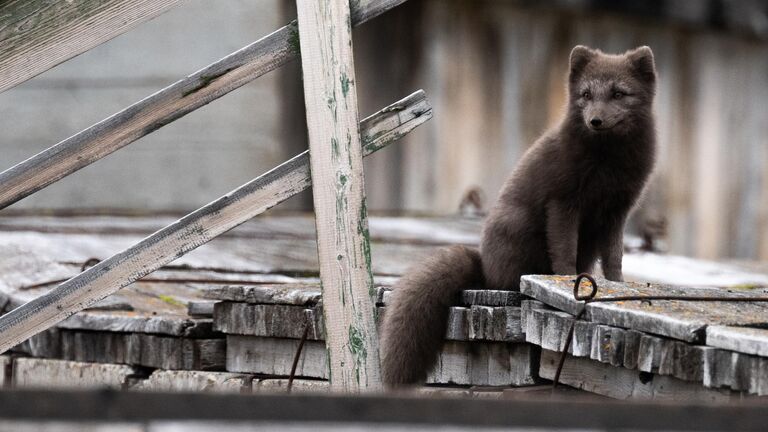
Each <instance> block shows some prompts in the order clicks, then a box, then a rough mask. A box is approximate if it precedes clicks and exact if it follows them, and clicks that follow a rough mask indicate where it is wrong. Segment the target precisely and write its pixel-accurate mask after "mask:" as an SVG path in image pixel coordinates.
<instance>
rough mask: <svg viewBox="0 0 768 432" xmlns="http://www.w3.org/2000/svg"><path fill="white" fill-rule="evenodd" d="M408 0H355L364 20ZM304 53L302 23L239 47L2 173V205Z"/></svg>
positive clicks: (357, 16)
mask: <svg viewBox="0 0 768 432" xmlns="http://www.w3.org/2000/svg"><path fill="white" fill-rule="evenodd" d="M403 2H405V0H358V1H353V2H352V22H353V24H354V25H359V24H362V23H364V22H365V21H368V20H370V19H372V18H374V17H376V16H378V15H380V14H381V13H383V12H385V11H387V10H389V9H392V8H393V7H395V6H397V5H399V4H401V3H403ZM298 53H299V36H298V29H297V26H296V23H295V22H293V23H291V24H288V25H286V26H284V27H282V28H280V29H279V30H277V31H275V32H274V33H272V34H269V35H267V36H265V37H263V38H262V39H259V40H258V41H256V42H254V43H252V44H250V45H248V46H246V47H244V48H242V49H240V50H239V51H236V52H234V53H232V54H230V55H228V56H227V57H224V58H223V59H221V60H219V61H217V62H216V63H213V64H212V65H210V66H208V67H206V68H204V69H201V70H199V71H197V72H195V73H193V74H192V75H189V76H188V77H186V78H184V79H182V80H180V81H177V82H175V83H174V84H172V85H170V86H168V87H166V88H164V89H162V90H160V91H158V92H157V93H155V94H153V95H151V96H148V97H147V98H145V99H143V100H141V101H139V102H136V103H135V104H133V105H131V106H129V107H128V108H126V109H124V110H122V111H120V112H118V113H116V114H114V115H112V116H111V117H109V118H106V119H104V120H102V121H100V122H99V123H96V124H95V125H93V126H91V127H89V128H87V129H85V130H83V131H81V132H80V133H78V134H76V135H73V136H71V137H69V138H67V139H65V140H64V141H61V142H60V143H58V144H56V145H54V146H53V147H50V148H48V149H46V150H43V151H42V152H40V153H38V154H36V155H34V156H32V157H31V158H29V159H27V160H25V161H23V162H21V163H19V164H17V165H15V166H13V167H11V168H9V169H7V170H5V171H3V172H2V173H0V209H2V208H5V207H7V206H9V205H11V204H13V203H15V202H16V201H19V200H20V199H22V198H24V197H26V196H28V195H30V194H33V193H35V192H37V191H38V190H40V189H42V188H44V187H46V186H48V185H50V184H52V183H54V182H56V181H58V180H60V179H62V178H64V177H66V176H68V175H70V174H72V173H73V172H75V171H77V170H79V169H81V168H83V167H86V166H88V165H90V164H91V163H93V162H95V161H97V160H99V159H101V158H103V157H105V156H107V155H109V154H111V153H112V152H114V151H117V150H119V149H121V148H123V147H125V146H126V145H128V144H130V143H132V142H134V141H136V140H138V139H139V138H141V137H143V136H145V135H148V134H150V133H152V132H154V131H155V130H157V129H159V128H161V127H163V126H165V125H167V124H168V123H171V122H173V121H175V120H177V119H179V118H181V117H183V116H185V115H187V114H189V113H190V112H192V111H194V110H196V109H198V108H200V107H202V106H204V105H206V104H208V103H210V102H212V101H214V100H216V99H218V98H220V97H222V96H224V95H225V94H227V93H229V92H231V91H232V90H234V89H236V88H238V87H241V86H243V85H245V84H247V83H249V82H251V81H253V80H255V79H256V78H258V77H260V76H262V75H264V74H265V73H267V72H270V71H272V70H274V69H277V68H278V67H280V66H282V65H284V64H285V63H287V62H288V61H290V60H292V59H294V58H295V57H296V56H297V55H298Z"/></svg>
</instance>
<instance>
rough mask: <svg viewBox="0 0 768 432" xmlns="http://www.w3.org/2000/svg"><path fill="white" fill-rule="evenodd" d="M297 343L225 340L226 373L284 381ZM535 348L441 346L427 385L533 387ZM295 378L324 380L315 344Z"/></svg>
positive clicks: (322, 358)
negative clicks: (262, 376) (269, 376)
mask: <svg viewBox="0 0 768 432" xmlns="http://www.w3.org/2000/svg"><path fill="white" fill-rule="evenodd" d="M298 343H299V341H298V340H295V339H277V338H263V337H255V336H237V335H227V370H228V371H230V372H244V373H254V374H264V375H273V376H277V377H287V376H288V375H289V373H290V370H291V363H292V360H293V356H294V355H295V353H296V348H297V346H298ZM537 358H538V351H537V349H536V347H533V346H531V345H528V344H508V343H498V342H494V343H490V342H485V343H479V342H473V343H469V342H457V341H449V342H446V344H445V346H444V347H443V350H442V352H441V354H440V357H439V360H438V363H437V364H436V365H435V367H434V369H432V371H431V372H430V373H429V375H428V377H427V383H429V384H457V385H493V386H515V385H530V384H533V383H535V370H534V366H535V364H536V360H537ZM296 376H299V377H305V378H315V379H327V378H328V364H327V352H326V350H325V345H324V344H323V343H322V342H318V341H307V342H306V343H305V345H304V348H303V350H302V354H301V356H300V357H299V363H298V365H297V369H296Z"/></svg>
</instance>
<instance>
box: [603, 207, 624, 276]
mask: <svg viewBox="0 0 768 432" xmlns="http://www.w3.org/2000/svg"><path fill="white" fill-rule="evenodd" d="M605 235H606V236H605V238H604V239H603V241H602V242H601V244H602V246H601V248H600V259H601V261H602V266H603V274H604V275H605V278H606V279H608V280H612V281H616V282H624V276H623V274H622V271H621V261H622V258H623V257H624V221H623V220H622V221H618V222H616V223H614V224H609V225H608V226H607V227H606V231H605Z"/></svg>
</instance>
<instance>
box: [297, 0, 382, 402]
mask: <svg viewBox="0 0 768 432" xmlns="http://www.w3.org/2000/svg"><path fill="white" fill-rule="evenodd" d="M349 3H350V2H349V1H348V0H327V1H323V2H316V1H313V0H298V1H297V2H296V9H297V12H298V22H299V38H300V44H301V52H302V55H301V66H302V73H303V77H304V101H305V105H306V108H307V110H306V111H307V128H308V130H309V134H308V136H309V150H310V162H311V166H312V183H313V185H314V186H313V188H312V197H313V199H314V208H315V219H316V225H317V251H318V257H319V258H318V259H319V262H320V278H321V279H322V282H323V302H324V304H323V314H324V318H325V329H326V346H327V348H328V353H329V356H328V363H329V366H330V382H331V387H332V388H334V389H336V390H344V391H361V390H378V389H379V388H380V387H381V377H380V371H379V343H378V334H377V332H376V323H375V322H374V317H375V315H376V310H375V306H374V299H375V295H376V291H375V290H374V287H373V276H372V274H371V245H370V236H369V233H368V212H367V210H366V206H365V180H364V179H365V176H364V174H363V154H362V151H361V148H360V141H361V140H360V131H359V129H358V113H357V80H356V78H355V62H354V57H353V53H352V25H351V18H350V8H349Z"/></svg>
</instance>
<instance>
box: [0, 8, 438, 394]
mask: <svg viewBox="0 0 768 432" xmlns="http://www.w3.org/2000/svg"><path fill="white" fill-rule="evenodd" d="M404 1H405V0H358V1H352V2H351V4H352V7H351V10H350V2H349V0H325V1H322V2H317V1H315V0H297V6H298V7H297V10H298V16H299V19H298V24H296V23H291V24H288V25H287V26H285V27H283V28H281V29H279V30H278V31H276V32H274V33H272V34H270V35H268V36H266V37H264V38H263V39H261V40H259V41H257V42H254V43H253V44H251V45H249V46H247V47H245V48H243V49H241V50H239V51H237V52H235V53H233V54H231V55H229V56H227V57H225V58H223V59H222V60H220V61H218V62H216V63H214V64H212V65H210V66H208V67H207V68H205V69H203V70H201V71H198V72H196V73H194V74H192V75H190V76H188V77H187V78H185V79H182V80H180V81H178V82H176V83H175V84H173V85H171V86H169V87H166V88H165V89H163V90H161V91H159V92H157V93H155V94H153V95H151V96H149V97H147V98H145V99H144V100H142V101H140V102H137V103H136V104H134V105H132V106H130V107H128V108H126V109H124V110H123V111H121V112H119V113H117V114H115V115H113V116H111V117H109V118H107V119H105V120H103V121H101V122H99V123H97V124H96V125H94V126H92V127H90V128H88V129H85V130H84V131H82V132H80V133H78V134H76V135H74V136H72V137H71V138H68V139H66V140H64V141H62V142H60V143H59V144H57V145H55V146H53V147H51V148H49V149H47V150H45V151H43V152H41V153H39V154H38V155H35V156H33V157H31V158H30V159H28V160H26V161H24V162H22V163H20V164H18V165H16V166H14V167H12V168H11V169H8V170H6V171H5V172H3V173H1V174H0V208H3V207H6V206H8V205H10V204H12V203H14V202H16V201H18V200H20V199H21V198H23V197H25V196H28V195H29V194H32V193H34V192H35V191H37V190H40V189H42V188H44V187H46V186H48V185H50V184H51V183H54V182H56V181H57V180H59V179H61V178H63V177H65V176H67V175H69V174H71V173H73V172H75V171H76V170H78V169H80V168H82V167H84V166H87V165H88V164H90V163H92V162H95V161H96V160H98V159H100V158H102V157H104V156H106V155H108V154H110V153H112V152H114V151H116V150H118V149H120V148H121V147H124V146H125V145H128V144H130V143H131V142H133V141H135V140H137V139H139V138H141V137H143V136H144V135H147V134H149V133H151V132H153V131H155V130H157V129H159V128H160V127H162V126H164V125H166V124H168V123H170V122H172V121H174V120H176V119H178V118H180V117H182V116H184V115H185V114H188V113H189V112H191V111H193V110H195V109H197V108H200V107H201V106H203V105H205V104H207V103H209V102H211V101H212V100H214V99H216V98H219V97H221V96H223V95H224V94H226V93H228V92H230V91H232V90H234V89H236V88H238V87H240V86H242V85H244V84H246V83H248V82H250V81H252V80H254V79H256V78H257V77H259V76H261V75H263V74H265V73H266V72H269V71H271V70H273V69H276V68H278V67H279V66H281V65H283V64H285V63H286V62H287V61H288V60H290V59H292V58H294V57H295V56H296V55H297V54H298V53H299V50H301V52H303V53H305V55H303V56H302V67H303V69H304V87H305V99H306V105H307V124H308V127H309V137H310V151H309V152H304V153H302V154H300V155H298V156H296V157H294V158H293V159H290V160H289V161H287V162H285V163H283V164H282V165H280V166H278V167H276V168H274V169H273V170H271V171H269V172H267V173H266V174H264V175H262V176H260V177H258V178H256V179H254V180H253V181H251V182H249V183H247V184H245V185H243V186H241V187H239V188H237V189H235V190H234V191H232V192H230V193H229V194H227V195H225V196H223V197H221V198H219V199H217V200H215V201H213V202H211V203H210V204H208V205H206V206H204V207H202V208H200V209H198V210H197V211H195V212H193V213H190V214H189V215H187V216H185V217H183V218H182V219H179V220H178V221H177V222H175V223H173V224H171V225H169V226H167V227H165V228H163V229H161V230H160V231H157V232H156V233H154V234H152V235H150V236H149V237H147V238H145V239H144V240H142V241H141V242H139V243H137V244H136V245H134V246H132V247H130V248H128V249H126V250H124V251H122V252H120V253H118V254H116V255H114V256H112V257H110V258H108V259H106V260H104V261H102V262H101V263H99V264H97V265H95V266H93V267H91V268H90V269H88V270H86V271H84V272H82V273H81V274H79V275H77V276H75V277H73V278H72V279H70V280H68V281H66V282H64V283H62V284H61V285H59V286H58V287H56V288H55V289H53V290H51V291H50V292H49V293H48V294H45V295H43V296H41V297H39V298H36V299H35V300H32V301H30V302H29V303H27V304H25V305H23V306H21V307H19V308H17V309H15V310H13V311H11V312H10V313H8V314H6V315H4V316H2V317H0V352H4V351H6V350H8V349H9V348H11V347H13V346H15V345H16V344H18V343H19V342H21V341H23V340H25V339H27V338H28V337H30V336H32V335H34V334H36V333H38V332H40V331H43V330H45V329H47V328H49V327H51V326H53V325H55V324H56V323H58V322H60V321H61V320H63V319H65V318H67V317H68V316H70V315H72V314H74V313H76V312H78V311H80V310H82V309H84V308H86V307H88V306H89V305H91V304H93V303H95V302H97V301H99V300H101V299H103V298H104V297H106V296H108V295H110V294H112V293H114V292H115V291H117V290H119V289H120V288H122V287H124V286H126V285H129V284H131V283H132V282H134V281H136V280H137V279H139V278H141V277H143V276H145V275H147V274H149V273H151V272H152V271H154V270H157V269H158V268H160V267H162V266H163V265H165V264H168V263H170V262H171V261H173V260H174V259H176V258H178V257H180V256H181V255H183V254H185V253H187V252H189V251H191V250H193V249H195V248H196V247H198V246H200V245H202V244H204V243H206V242H208V241H210V240H211V239H213V238H215V237H216V236H218V235H221V234H222V233H224V232H226V231H228V230H230V229H232V228H234V227H236V226H237V225H239V224H241V223H243V222H245V221H247V220H248V219H250V218H252V217H254V216H256V215H258V214H260V213H262V212H264V211H266V210H267V209H269V208H271V207H273V206H275V205H277V204H279V203H280V202H282V201H284V200H286V199H287V198H289V197H291V196H293V195H295V194H296V193H298V192H300V191H302V190H304V189H306V188H307V187H309V186H310V185H311V184H313V185H314V186H313V192H314V199H315V212H316V221H317V232H318V253H319V262H320V275H321V279H322V282H323V291H324V298H325V303H324V308H323V311H324V314H325V323H326V334H327V335H328V336H327V338H326V339H327V346H328V349H329V360H330V377H331V384H332V385H333V386H334V387H335V388H338V389H346V390H359V389H363V388H367V389H376V388H379V386H380V384H379V372H378V343H377V337H376V331H375V326H374V321H373V319H374V316H373V314H374V307H373V302H372V296H373V295H374V292H373V290H372V278H371V273H370V246H369V244H368V242H369V240H368V227H367V219H366V218H367V215H366V208H365V195H364V180H363V170H362V157H363V156H367V155H369V154H371V153H373V152H374V151H376V150H378V149H380V148H382V147H384V146H386V145H388V144H389V143H391V142H393V141H395V140H397V139H399V138H400V137H401V136H403V135H404V134H406V133H408V132H409V131H411V130H412V129H413V128H415V127H417V126H418V125H420V124H422V123H424V122H425V121H427V120H429V119H430V118H431V116H432V110H431V107H430V106H429V104H428V103H427V101H426V98H425V96H424V93H423V92H422V91H419V92H416V93H414V94H412V95H411V96H409V97H407V98H405V99H403V100H401V101H399V102H396V103H395V104H393V105H390V106H389V107H387V108H384V109H383V110H381V111H379V112H378V113H376V114H374V115H373V116H371V117H368V118H367V119H365V120H363V121H362V122H360V123H359V124H358V113H357V96H356V91H355V87H356V83H355V76H354V62H353V59H352V40H351V26H352V24H360V23H362V22H365V21H366V20H368V19H371V18H373V17H375V16H377V15H379V14H381V13H382V12H385V11H386V10H388V9H391V8H393V7H395V6H397V5H398V4H400V3H403V2H404ZM106 3H110V4H119V3H124V2H120V1H112V2H106ZM140 3H142V4H144V3H147V4H151V3H157V4H161V3H162V4H167V5H168V6H170V4H171V3H173V2H172V1H166V2H160V1H156V2H150V1H144V2H140ZM158 13H159V9H158ZM76 34H77V33H76ZM115 34H116V33H115ZM95 44H96V43H92V44H90V45H89V46H88V47H90V46H93V45H95ZM1 45H2V42H0V46H1ZM299 45H300V46H299ZM81 46H84V45H81ZM88 47H86V49H87V48H88ZM65 57H66V56H64V57H62V59H65ZM43 67H44V66H42V65H41V66H39V70H38V72H39V71H40V70H42V69H43ZM48 67H50V66H48ZM33 75H34V73H30V74H29V75H28V76H27V78H29V77H31V76H33ZM17 81H18V80H17ZM1 85H2V84H0V86H1ZM11 85H12V84H11ZM7 87H8V86H7V85H6V88H7ZM2 88H3V87H0V90H1V89H2ZM310 166H311V167H312V169H311V170H310Z"/></svg>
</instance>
